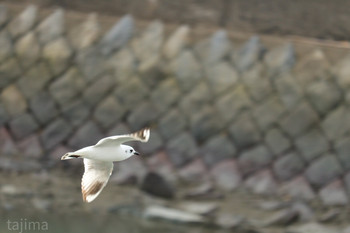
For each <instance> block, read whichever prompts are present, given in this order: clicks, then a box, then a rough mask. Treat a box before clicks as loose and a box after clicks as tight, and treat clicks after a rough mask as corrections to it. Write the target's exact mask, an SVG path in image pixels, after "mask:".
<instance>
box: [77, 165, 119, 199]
mask: <svg viewBox="0 0 350 233" xmlns="http://www.w3.org/2000/svg"><path fill="white" fill-rule="evenodd" d="M84 167H85V172H84V175H83V179H82V180H81V192H82V194H83V200H84V201H86V202H92V201H93V200H94V199H95V198H96V197H97V196H98V195H99V194H100V193H101V191H102V189H103V188H104V187H105V186H106V184H107V182H108V179H109V177H110V175H111V174H112V170H113V162H103V161H97V160H92V159H84Z"/></svg>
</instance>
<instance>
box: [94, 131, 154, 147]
mask: <svg viewBox="0 0 350 233" xmlns="http://www.w3.org/2000/svg"><path fill="white" fill-rule="evenodd" d="M149 135H150V129H149V128H145V129H142V130H140V131H137V132H135V133H131V134H124V135H117V136H111V137H107V138H102V139H101V140H100V141H98V142H97V143H96V145H95V146H108V145H114V146H115V145H120V144H122V143H124V142H128V141H141V142H147V141H148V139H149Z"/></svg>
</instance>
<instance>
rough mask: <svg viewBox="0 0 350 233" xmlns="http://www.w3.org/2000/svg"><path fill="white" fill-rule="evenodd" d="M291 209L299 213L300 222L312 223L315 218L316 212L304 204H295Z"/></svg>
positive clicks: (299, 202)
mask: <svg viewBox="0 0 350 233" xmlns="http://www.w3.org/2000/svg"><path fill="white" fill-rule="evenodd" d="M291 208H292V209H293V210H295V211H296V212H297V213H298V221H300V222H310V221H312V220H313V219H314V218H315V214H314V211H313V210H312V209H311V208H310V206H309V205H308V204H306V203H304V202H301V201H298V202H295V203H293V204H292V206H291Z"/></svg>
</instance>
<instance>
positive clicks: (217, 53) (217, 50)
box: [205, 30, 232, 64]
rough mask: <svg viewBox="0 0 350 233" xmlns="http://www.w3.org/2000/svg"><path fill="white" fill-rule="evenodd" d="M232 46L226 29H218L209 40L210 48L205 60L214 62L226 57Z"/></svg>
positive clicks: (210, 62)
mask: <svg viewBox="0 0 350 233" xmlns="http://www.w3.org/2000/svg"><path fill="white" fill-rule="evenodd" d="M231 48H232V45H231V42H230V40H229V38H228V36H227V32H226V31H225V30H218V31H216V32H215V33H214V34H213V35H212V36H211V38H210V40H209V50H208V54H207V57H206V59H205V62H207V63H209V64H213V63H216V62H219V61H220V60H222V59H224V58H225V57H226V56H227V55H228V54H229V52H230V50H231Z"/></svg>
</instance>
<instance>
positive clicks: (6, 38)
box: [0, 30, 13, 62]
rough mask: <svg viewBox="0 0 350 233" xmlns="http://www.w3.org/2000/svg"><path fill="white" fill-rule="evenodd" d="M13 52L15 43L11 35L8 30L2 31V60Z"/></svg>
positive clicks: (0, 35)
mask: <svg viewBox="0 0 350 233" xmlns="http://www.w3.org/2000/svg"><path fill="white" fill-rule="evenodd" d="M12 54H13V45H12V41H11V38H10V35H9V34H8V32H7V31H6V30H2V31H1V32H0V62H3V61H4V60H5V59H7V58H8V57H10V56H11V55H12Z"/></svg>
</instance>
